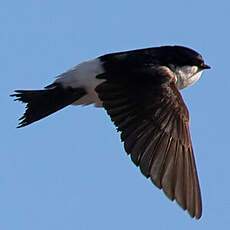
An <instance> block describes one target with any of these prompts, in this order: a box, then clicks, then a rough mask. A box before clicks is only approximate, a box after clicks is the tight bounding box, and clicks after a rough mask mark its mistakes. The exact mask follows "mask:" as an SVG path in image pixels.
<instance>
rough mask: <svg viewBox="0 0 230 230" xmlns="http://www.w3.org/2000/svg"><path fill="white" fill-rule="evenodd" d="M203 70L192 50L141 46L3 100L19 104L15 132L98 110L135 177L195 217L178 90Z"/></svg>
mask: <svg viewBox="0 0 230 230" xmlns="http://www.w3.org/2000/svg"><path fill="white" fill-rule="evenodd" d="M205 69H210V66H208V65H207V64H205V62H204V59H203V57H202V56H201V54H200V53H198V52H197V51H195V50H193V49H192V48H188V47H185V46H180V45H165V46H159V47H150V48H142V49H135V50H128V51H121V52H114V53H108V54H105V55H102V56H99V57H97V58H94V59H91V60H88V61H84V62H82V63H80V64H78V65H76V66H74V67H73V68H71V69H70V70H68V71H66V72H64V73H62V74H60V75H58V76H57V78H56V80H55V81H54V82H53V83H52V84H50V85H48V86H45V87H44V88H43V89H40V90H15V91H14V93H13V94H12V95H11V96H13V97H15V100H18V101H21V102H23V103H25V104H26V110H25V113H24V114H23V116H22V117H21V118H20V119H19V121H20V122H19V125H18V127H19V128H20V127H24V126H27V125H29V124H31V123H33V122H36V121H38V120H40V119H42V118H45V117H47V116H49V115H50V114H52V113H54V112H56V111H58V110H60V109H62V108H64V107H66V106H68V105H89V104H93V105H94V106H95V107H98V108H104V109H105V110H106V112H107V114H108V115H109V116H110V118H111V121H112V122H113V123H114V124H115V126H116V128H117V131H118V132H119V133H120V139H121V142H123V145H124V150H125V151H126V153H127V154H128V155H129V156H130V158H131V160H132V161H133V163H134V164H135V165H136V166H138V167H139V169H140V171H141V173H142V174H143V175H144V176H145V177H146V178H148V179H150V180H151V181H152V182H153V184H154V185H155V186H157V187H158V188H159V189H162V190H163V192H164V193H165V195H166V196H167V197H168V198H169V199H170V200H172V201H174V200H175V201H176V202H177V203H178V204H179V206H180V207H181V208H182V209H184V210H187V212H188V214H189V215H190V216H191V217H192V218H195V219H199V218H200V217H201V215H202V199H201V189H200V185H199V180H198V173H197V169H196V164H195V156H194V153H193V146H192V140H191V135H190V130H189V127H190V119H189V111H188V109H187V107H186V104H185V102H184V100H183V98H182V95H181V93H180V90H182V89H184V88H186V87H188V86H191V85H193V84H194V83H195V82H197V81H198V80H199V79H200V77H201V75H202V73H203V71H204V70H205Z"/></svg>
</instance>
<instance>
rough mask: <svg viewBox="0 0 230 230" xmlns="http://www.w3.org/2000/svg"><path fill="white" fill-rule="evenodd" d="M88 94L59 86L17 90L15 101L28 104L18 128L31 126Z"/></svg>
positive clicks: (80, 90)
mask: <svg viewBox="0 0 230 230" xmlns="http://www.w3.org/2000/svg"><path fill="white" fill-rule="evenodd" d="M85 94H86V92H85V90H84V89H83V88H77V89H73V88H71V87H68V88H63V87H62V86H61V85H59V84H56V83H54V84H52V85H50V86H47V87H46V88H45V89H44V90H16V91H15V94H12V95H11V96H13V97H16V99H15V101H21V102H23V103H26V104H27V105H26V111H25V113H24V114H23V116H22V117H21V118H20V119H19V121H20V123H19V125H18V128H20V127H23V126H26V125H29V124H31V123H33V122H35V121H38V120H40V119H42V118H44V117H46V116H49V115H50V114H52V113H54V112H56V111H58V110H60V109H62V108H64V107H66V106H67V105H70V104H72V103H73V102H75V101H76V100H78V99H79V98H81V97H82V96H84V95H85Z"/></svg>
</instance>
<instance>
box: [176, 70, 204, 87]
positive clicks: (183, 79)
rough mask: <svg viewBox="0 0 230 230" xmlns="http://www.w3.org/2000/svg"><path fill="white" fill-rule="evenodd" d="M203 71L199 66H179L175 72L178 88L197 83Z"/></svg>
mask: <svg viewBox="0 0 230 230" xmlns="http://www.w3.org/2000/svg"><path fill="white" fill-rule="evenodd" d="M202 72H203V71H199V69H198V67H197V66H183V67H177V68H176V70H175V74H176V77H177V82H176V85H177V87H178V89H183V88H185V87H188V86H191V85H193V84H194V83H196V82H197V81H198V80H199V79H200V77H201V74H202Z"/></svg>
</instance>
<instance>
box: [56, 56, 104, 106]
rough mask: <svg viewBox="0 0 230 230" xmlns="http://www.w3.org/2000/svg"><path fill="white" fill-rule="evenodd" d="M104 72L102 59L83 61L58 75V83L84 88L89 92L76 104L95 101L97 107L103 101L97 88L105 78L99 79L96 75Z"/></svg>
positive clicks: (86, 103)
mask: <svg viewBox="0 0 230 230" xmlns="http://www.w3.org/2000/svg"><path fill="white" fill-rule="evenodd" d="M102 73H104V68H103V66H102V63H101V61H100V59H98V58H96V59H93V60H90V61H86V62H82V63H80V64H79V65H77V66H75V67H74V68H72V69H70V70H69V71H67V72H65V73H63V74H61V75H59V76H58V79H57V80H56V81H55V82H56V83H60V84H62V86H63V87H72V88H84V89H85V90H86V92H87V94H86V95H85V96H83V97H82V98H80V99H79V100H77V101H76V102H74V103H73V104H74V105H88V104H92V103H94V104H95V106H96V107H101V106H102V102H101V100H100V99H99V98H98V95H97V93H96V91H95V88H96V87H97V86H98V85H100V84H101V83H102V82H104V81H105V80H103V79H97V78H96V76H97V75H99V74H102Z"/></svg>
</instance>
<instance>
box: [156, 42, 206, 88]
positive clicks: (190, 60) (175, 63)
mask: <svg viewBox="0 0 230 230" xmlns="http://www.w3.org/2000/svg"><path fill="white" fill-rule="evenodd" d="M159 49H160V50H161V52H159V53H161V55H162V56H161V58H160V59H161V62H162V63H161V64H163V65H165V66H167V67H169V68H170V69H171V70H172V71H173V72H174V73H175V74H176V77H177V87H178V88H179V89H183V88H185V87H187V86H190V85H192V84H194V83H195V82H196V81H198V80H199V78H200V77H201V74H202V72H203V70H205V69H210V66H208V65H207V64H205V62H204V59H203V57H202V56H201V55H200V54H199V53H198V52H196V51H194V50H192V49H190V48H187V47H183V46H162V47H159Z"/></svg>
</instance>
